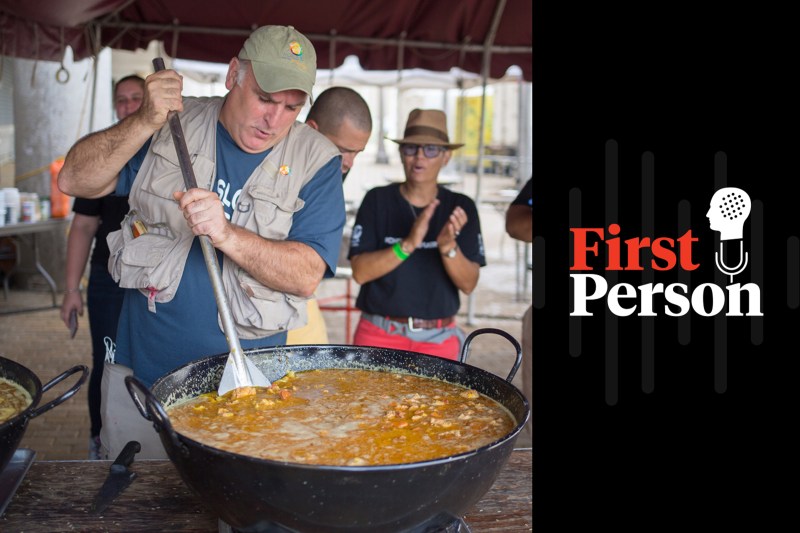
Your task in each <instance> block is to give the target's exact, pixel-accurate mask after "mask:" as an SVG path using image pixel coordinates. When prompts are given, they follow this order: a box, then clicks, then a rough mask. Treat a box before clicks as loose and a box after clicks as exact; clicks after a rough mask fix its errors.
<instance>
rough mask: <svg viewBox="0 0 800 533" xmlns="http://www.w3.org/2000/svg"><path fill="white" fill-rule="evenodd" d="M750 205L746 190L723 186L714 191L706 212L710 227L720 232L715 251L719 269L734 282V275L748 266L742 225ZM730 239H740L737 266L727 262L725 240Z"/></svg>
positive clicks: (748, 212) (748, 213)
mask: <svg viewBox="0 0 800 533" xmlns="http://www.w3.org/2000/svg"><path fill="white" fill-rule="evenodd" d="M750 207H751V203H750V195H748V194H747V193H746V192H745V191H744V190H742V189H739V188H738V187H723V188H722V189H720V190H718V191H717V192H715V193H714V196H713V197H712V198H711V207H709V209H708V212H707V213H706V216H707V217H708V222H709V227H710V228H711V229H712V230H714V231H719V233H720V237H719V238H720V242H719V252H714V260H715V261H716V264H717V269H719V271H720V272H722V273H723V274H725V275H726V276H730V278H731V283H733V276H735V275H737V274H740V273H742V272H743V271H744V269H745V268H747V259H748V254H747V252H745V251H744V240H743V239H742V233H743V232H742V226H744V221H745V220H746V219H747V217H748V216H749V215H750ZM730 240H738V241H739V262H738V263H737V264H736V265H735V266H729V265H727V264H726V263H725V252H724V244H725V241H730Z"/></svg>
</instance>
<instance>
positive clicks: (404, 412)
mask: <svg viewBox="0 0 800 533" xmlns="http://www.w3.org/2000/svg"><path fill="white" fill-rule="evenodd" d="M251 392H253V393H252V394H249V395H241V394H239V397H238V398H237V397H236V394H235V393H236V391H232V392H229V393H227V394H225V395H224V396H217V394H216V392H211V393H206V394H202V395H200V396H197V397H195V398H193V399H191V400H188V401H186V402H182V403H180V404H176V405H174V406H172V407H171V408H169V409H168V415H169V417H170V421H171V422H172V425H173V426H174V428H175V430H176V431H178V432H179V433H181V434H183V435H185V436H187V437H189V438H191V439H193V440H196V441H198V442H201V443H203V444H206V445H209V446H213V447H215V448H219V449H222V450H225V451H229V452H234V453H238V454H242V455H248V456H251V457H258V458H262V459H272V460H276V461H287V462H292V463H303V464H314V465H335V466H343V465H347V466H363V465H387V464H400V463H412V462H417V461H425V460H430V459H436V458H441V457H447V456H450V455H454V454H457V453H461V452H466V451H469V450H473V449H476V448H479V447H481V446H483V445H486V444H489V443H491V442H493V441H495V440H497V439H500V438H501V437H503V436H505V435H507V434H508V433H509V432H510V431H511V430H512V429H513V428H514V426H515V425H516V421H515V419H514V417H513V416H512V415H511V413H510V412H509V411H508V410H507V409H506V408H505V407H503V406H502V405H500V404H499V403H498V402H496V401H495V400H493V399H491V398H489V397H488V396H485V395H483V394H480V393H479V392H477V391H475V390H471V389H467V388H465V387H462V386H460V385H455V384H452V383H446V382H444V381H440V380H437V379H433V378H427V377H423V376H415V375H410V374H402V373H396V372H384V371H373V370H359V369H321V370H308V371H303V372H297V373H295V372H289V373H288V374H287V375H286V376H284V377H283V378H281V379H280V380H277V381H275V382H273V384H272V386H271V387H268V388H267V387H258V388H255V390H254V391H251Z"/></svg>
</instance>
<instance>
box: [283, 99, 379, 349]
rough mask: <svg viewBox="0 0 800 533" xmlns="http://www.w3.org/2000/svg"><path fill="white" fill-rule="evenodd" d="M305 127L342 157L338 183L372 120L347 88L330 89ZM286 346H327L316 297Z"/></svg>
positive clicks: (364, 104)
mask: <svg viewBox="0 0 800 533" xmlns="http://www.w3.org/2000/svg"><path fill="white" fill-rule="evenodd" d="M306 124H308V125H309V126H311V127H312V128H314V129H315V130H317V131H319V132H320V133H322V134H323V135H325V137H327V138H328V140H330V141H331V142H332V143H333V144H335V145H336V147H337V148H338V149H339V152H340V153H341V154H342V182H344V180H345V178H346V177H347V173H348V172H350V169H351V168H353V164H354V162H355V159H356V156H357V155H358V154H359V153H361V152H363V151H364V148H366V146H367V141H369V136H370V134H371V133H372V117H371V116H370V113H369V106H368V105H367V102H365V101H364V99H363V98H362V97H361V95H360V94H358V93H357V92H356V91H354V90H353V89H350V88H349V87H331V88H329V89H326V90H325V91H323V92H322V93H321V94H320V95H319V96H318V97H317V98H316V100H314V105H313V106H311V109H310V110H309V112H308V116H307V117H306ZM286 343H287V344H328V332H327V329H326V328H325V320H324V319H323V318H322V312H321V311H320V309H319V302H317V300H316V298H313V299H310V300H308V323H307V324H306V325H305V326H303V327H302V328H299V329H293V330H290V331H289V333H288V336H287V339H286Z"/></svg>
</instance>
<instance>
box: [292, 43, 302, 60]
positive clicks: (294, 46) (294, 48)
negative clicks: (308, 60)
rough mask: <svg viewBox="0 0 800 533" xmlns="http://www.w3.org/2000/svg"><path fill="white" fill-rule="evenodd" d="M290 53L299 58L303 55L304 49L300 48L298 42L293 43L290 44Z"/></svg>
mask: <svg viewBox="0 0 800 533" xmlns="http://www.w3.org/2000/svg"><path fill="white" fill-rule="evenodd" d="M289 51H290V52H291V53H293V54H294V55H296V56H298V57H301V56H302V55H303V47H302V46H300V43H298V42H297V41H292V42H290V43H289Z"/></svg>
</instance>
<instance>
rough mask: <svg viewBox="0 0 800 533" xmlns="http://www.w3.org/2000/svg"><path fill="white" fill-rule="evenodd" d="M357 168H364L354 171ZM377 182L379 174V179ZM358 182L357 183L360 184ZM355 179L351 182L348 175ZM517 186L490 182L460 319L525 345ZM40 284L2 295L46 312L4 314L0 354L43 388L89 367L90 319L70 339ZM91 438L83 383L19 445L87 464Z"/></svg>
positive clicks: (333, 327) (499, 349) (340, 322)
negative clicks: (473, 274) (480, 257)
mask: <svg viewBox="0 0 800 533" xmlns="http://www.w3.org/2000/svg"><path fill="white" fill-rule="evenodd" d="M362 167H369V165H363V166H362ZM357 169H358V165H356V169H354V172H355V170H357ZM372 177H373V178H374V177H375V175H374V174H372ZM352 179H354V181H355V180H356V179H357V178H352ZM376 179H379V178H376ZM350 180H351V177H348V181H350ZM379 182H380V181H378V182H377V183H379ZM369 186H371V185H370V184H369V183H368V182H367V181H364V182H362V184H361V185H360V186H358V187H356V188H355V189H353V190H355V191H356V193H358V192H359V191H360V192H361V193H362V194H363V192H365V190H366V189H367V188H368V187H369ZM372 186H374V184H372ZM513 187H514V182H513V180H512V179H511V178H505V177H498V176H484V179H483V182H482V193H481V194H482V196H481V197H482V198H485V199H486V202H485V203H483V202H482V203H481V205H480V206H479V212H480V216H481V227H482V230H483V234H484V241H485V243H486V251H487V262H488V265H487V266H486V267H484V268H483V269H481V277H480V282H479V284H478V288H477V289H476V291H475V292H474V294H473V297H472V299H471V300H470V299H469V298H467V297H464V296H463V295H462V305H461V310H460V312H459V317H458V319H459V323H460V324H461V325H462V327H464V329H465V330H466V331H467V332H471V331H473V330H475V329H477V328H498V329H501V330H503V331H506V332H507V333H509V334H510V335H512V336H513V337H514V338H516V339H517V340H518V341H521V333H522V331H521V319H522V315H523V313H524V311H525V309H527V307H528V306H529V305H530V302H531V280H530V276H531V272H530V271H529V270H525V269H524V268H521V267H524V264H526V262H527V260H526V259H525V257H524V252H525V249H524V247H523V246H522V245H521V244H520V243H517V242H516V241H513V240H512V239H510V238H509V237H508V236H507V235H505V231H504V218H503V217H504V215H503V213H504V206H505V204H506V203H507V202H508V201H509V193H508V192H507V191H508V190H509V189H511V188H513ZM351 188H352V187H351ZM453 188H454V189H455V190H460V192H465V193H466V194H469V195H470V196H474V191H475V181H474V176H467V177H466V178H464V179H463V180H461V181H460V182H459V183H457V184H456V185H454V186H453ZM355 196H356V197H355V198H353V195H352V194H351V195H348V199H349V200H350V201H352V202H355V205H358V203H360V197H357V194H356V195H355ZM53 275H54V277H55V276H56V275H61V274H55V273H54V274H53ZM349 283H350V284H351V285H350V290H351V293H352V295H353V297H355V295H356V294H357V292H358V286H357V284H356V283H355V282H352V281H350V282H349ZM347 284H348V280H346V279H331V280H325V281H323V283H322V284H321V286H320V288H319V290H318V292H317V296H318V298H320V299H326V298H327V299H329V301H330V302H331V304H332V305H344V303H345V301H346V300H345V298H344V295H345V293H346V290H347ZM41 285H42V286H41V287H39V288H37V287H33V288H31V289H30V290H26V291H21V290H12V291H11V292H10V294H9V297H8V299H4V298H3V296H2V293H0V313H2V312H8V311H15V310H17V309H20V308H23V307H45V309H43V310H37V311H28V312H11V313H7V314H0V356H3V357H6V358H9V359H13V360H15V361H17V362H19V363H21V364H23V365H24V366H26V367H27V368H29V369H30V370H32V371H33V372H34V373H36V375H37V376H39V378H40V380H41V381H42V383H43V384H44V383H47V382H48V381H49V380H51V379H52V378H54V377H55V376H57V375H59V374H60V373H61V372H63V371H64V370H66V369H68V368H70V367H72V366H73V365H76V364H85V365H90V364H91V343H90V339H89V331H88V321H87V317H86V316H84V317H82V318H80V320H79V329H78V334H77V335H76V337H75V338H74V339H70V338H69V332H68V331H67V329H66V327H65V326H64V324H63V323H62V322H61V319H60V317H59V311H58V309H55V308H49V309H48V308H47V307H48V306H50V305H51V304H52V297H51V295H50V293H49V291H48V290H47V288H46V286H45V285H44V283H43V282H42V284H41ZM58 304H59V305H60V296H59V301H58ZM324 316H325V320H326V324H327V327H328V336H329V340H330V342H331V343H332V344H346V336H347V325H346V324H347V312H345V311H327V312H325V313H324ZM349 319H350V330H351V334H352V330H353V329H354V328H355V324H356V323H357V321H358V312H357V311H356V312H352V313H351V314H350V317H349ZM513 360H514V350H513V347H512V345H511V344H510V343H509V342H508V341H507V340H506V339H504V338H503V337H500V336H498V335H481V336H479V337H478V338H476V339H475V341H474V342H473V343H472V350H471V352H470V354H469V358H468V360H467V363H468V364H470V365H473V366H477V367H480V368H484V369H486V370H488V371H490V372H492V373H494V374H496V375H498V376H501V377H502V378H505V377H506V376H507V375H508V373H509V371H510V369H511V367H512V364H513ZM521 382H522V369H520V371H519V372H517V375H516V377H515V378H514V380H513V381H512V383H513V384H514V385H516V386H517V387H519V388H521ZM72 383H74V379H67V380H65V381H64V382H62V383H61V384H59V385H57V386H56V387H54V389H53V390H52V391H48V392H47V393H45V395H44V398H43V402H44V401H48V400H49V399H52V398H54V397H56V396H57V395H59V394H60V393H61V392H63V391H65V390H66V389H67V388H68V387H69V386H70V385H71V384H72ZM88 440H89V418H88V407H87V386H86V385H84V386H83V387H82V388H81V390H80V391H78V393H77V394H76V395H75V396H73V397H72V398H70V399H69V400H67V401H66V402H64V403H63V404H61V405H59V406H56V407H55V408H53V409H51V410H50V411H48V412H46V413H43V414H42V415H40V416H38V417H36V418H34V419H32V420H30V422H29V424H28V428H27V429H26V432H25V436H24V437H23V440H22V443H21V444H20V447H24V448H31V449H33V450H35V451H36V454H37V455H36V459H37V460H71V459H85V458H87V455H88ZM517 446H518V447H530V439H529V438H528V437H527V436H525V435H521V436H520V438H519V439H518V441H517Z"/></svg>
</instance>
